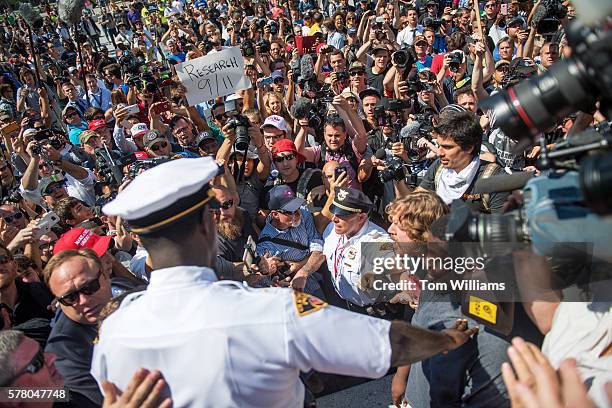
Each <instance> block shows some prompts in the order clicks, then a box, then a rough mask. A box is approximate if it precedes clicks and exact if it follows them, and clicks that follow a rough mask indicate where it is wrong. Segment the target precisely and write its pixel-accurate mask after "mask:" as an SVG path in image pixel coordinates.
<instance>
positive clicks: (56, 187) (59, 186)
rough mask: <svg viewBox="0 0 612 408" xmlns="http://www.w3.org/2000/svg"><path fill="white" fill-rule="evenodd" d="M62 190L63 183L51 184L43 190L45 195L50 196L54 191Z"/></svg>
mask: <svg viewBox="0 0 612 408" xmlns="http://www.w3.org/2000/svg"><path fill="white" fill-rule="evenodd" d="M62 188H64V183H63V182H62V183H55V184H51V185H50V186H49V187H47V188H46V189H45V194H46V195H51V194H53V192H54V191H55V190H60V189H62Z"/></svg>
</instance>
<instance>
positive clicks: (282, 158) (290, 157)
mask: <svg viewBox="0 0 612 408" xmlns="http://www.w3.org/2000/svg"><path fill="white" fill-rule="evenodd" d="M293 159H295V154H294V153H291V154H288V155H286V156H276V157H275V158H274V163H282V162H284V161H285V160H293Z"/></svg>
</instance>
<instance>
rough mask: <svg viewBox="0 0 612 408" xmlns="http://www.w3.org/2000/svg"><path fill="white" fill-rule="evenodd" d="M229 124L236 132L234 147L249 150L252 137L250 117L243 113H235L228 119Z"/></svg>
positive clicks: (241, 150) (242, 150) (239, 149)
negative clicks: (250, 134) (250, 133)
mask: <svg viewBox="0 0 612 408" xmlns="http://www.w3.org/2000/svg"><path fill="white" fill-rule="evenodd" d="M227 125H228V126H229V127H230V128H232V129H234V132H236V141H235V142H234V148H235V149H236V150H237V151H239V152H244V151H246V150H248V148H249V144H250V143H251V138H250V137H249V125H250V123H249V118H247V117H246V116H242V115H234V116H232V117H231V118H229V119H228V121H227Z"/></svg>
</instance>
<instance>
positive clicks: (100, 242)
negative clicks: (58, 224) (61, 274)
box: [53, 228, 113, 256]
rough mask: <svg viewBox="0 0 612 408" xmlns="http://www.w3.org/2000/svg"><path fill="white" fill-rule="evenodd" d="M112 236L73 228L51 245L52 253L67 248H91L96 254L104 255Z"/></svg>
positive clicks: (54, 253) (57, 252) (55, 253)
mask: <svg viewBox="0 0 612 408" xmlns="http://www.w3.org/2000/svg"><path fill="white" fill-rule="evenodd" d="M111 239H113V237H109V236H101V235H98V234H94V233H93V232H91V230H88V229H86V228H73V229H71V230H70V231H68V232H66V233H65V234H63V235H62V236H61V237H60V238H59V239H58V240H57V242H56V243H55V246H54V247H53V255H57V254H59V253H60V252H62V251H66V250H68V249H76V250H79V249H82V248H89V249H92V250H93V251H94V252H95V253H96V254H98V256H102V255H104V253H105V252H106V250H107V249H108V245H109V244H110V241H111Z"/></svg>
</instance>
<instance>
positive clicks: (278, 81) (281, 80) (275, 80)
mask: <svg viewBox="0 0 612 408" xmlns="http://www.w3.org/2000/svg"><path fill="white" fill-rule="evenodd" d="M284 82H285V78H274V85H282V84H283V83H284Z"/></svg>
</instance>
